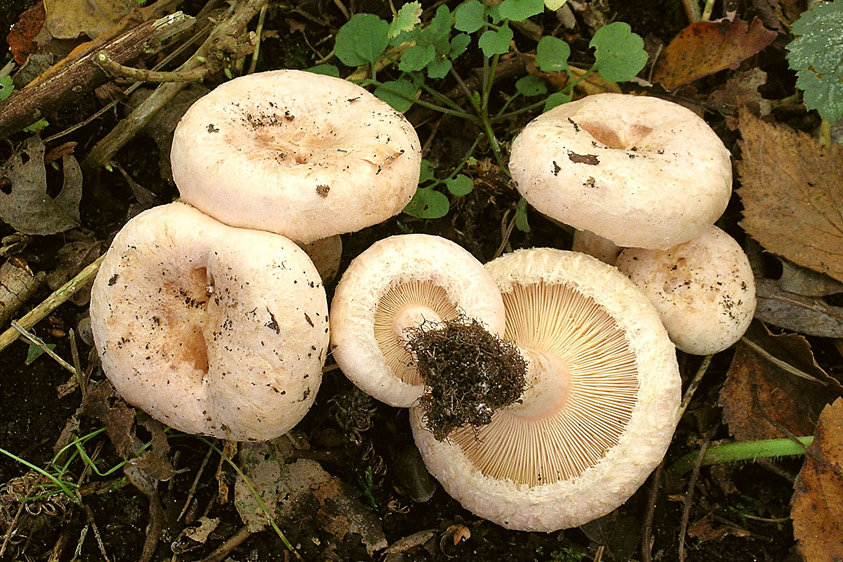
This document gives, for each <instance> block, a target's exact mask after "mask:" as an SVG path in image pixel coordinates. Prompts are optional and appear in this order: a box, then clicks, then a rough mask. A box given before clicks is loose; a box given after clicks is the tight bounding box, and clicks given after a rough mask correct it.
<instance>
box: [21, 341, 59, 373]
mask: <svg viewBox="0 0 843 562" xmlns="http://www.w3.org/2000/svg"><path fill="white" fill-rule="evenodd" d="M46 348H47V349H49V350H50V351H55V349H56V344H54V343H48V344H47V345H46ZM44 352H45V349H44V348H43V347H41V346H40V345H38V344H35V343H30V344H29V349H28V350H27V352H26V359H25V360H24V362H23V364H24V365H26V366H27V367H28V366H29V365H31V364H32V362H33V361H35V360H36V359H38V358H39V357H41V355H42V354H43V353H44Z"/></svg>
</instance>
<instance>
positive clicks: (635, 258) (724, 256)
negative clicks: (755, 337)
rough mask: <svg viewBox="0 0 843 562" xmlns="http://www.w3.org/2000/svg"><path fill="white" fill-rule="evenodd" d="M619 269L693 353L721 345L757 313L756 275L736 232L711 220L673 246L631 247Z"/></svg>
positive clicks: (732, 339) (737, 336)
mask: <svg viewBox="0 0 843 562" xmlns="http://www.w3.org/2000/svg"><path fill="white" fill-rule="evenodd" d="M617 267H618V269H620V270H621V272H623V273H625V274H626V275H628V276H629V278H630V279H631V280H632V282H633V283H635V284H636V285H637V286H638V287H639V288H640V289H641V290H642V291H643V292H644V294H645V295H647V298H648V299H650V302H651V303H653V306H655V307H656V310H658V312H659V315H660V316H661V319H662V322H663V323H664V325H665V328H667V333H668V334H669V335H670V339H671V340H673V343H675V344H676V347H678V348H679V349H681V350H682V351H685V352H687V353H692V354H694V355H709V354H712V353H717V352H719V351H723V350H724V349H726V348H728V347H730V346H731V345H732V344H734V343H735V342H736V341H738V340H739V339H740V338H741V336H743V334H744V332H746V330H747V329H748V328H749V324H750V322H752V318H753V316H754V315H755V278H754V276H753V274H752V268H751V267H750V264H749V259H748V258H747V257H746V254H744V252H743V249H742V248H741V247H740V244H738V243H737V242H736V241H735V239H734V238H732V237H731V236H729V235H728V234H726V233H725V232H723V231H722V230H720V229H719V228H717V227H716V226H713V225H712V226H709V227H708V228H707V229H706V230H704V231H703V232H702V234H700V235H698V236H697V237H695V238H694V239H693V240H690V241H688V242H685V243H683V244H679V245H677V246H674V247H673V248H670V249H669V250H642V249H639V248H627V249H625V250H624V251H622V252H621V254H620V256H619V257H618V262H617Z"/></svg>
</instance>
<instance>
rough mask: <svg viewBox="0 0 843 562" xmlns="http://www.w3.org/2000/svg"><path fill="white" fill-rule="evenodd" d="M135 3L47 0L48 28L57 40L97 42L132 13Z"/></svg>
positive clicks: (132, 0)
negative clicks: (107, 30) (89, 39)
mask: <svg viewBox="0 0 843 562" xmlns="http://www.w3.org/2000/svg"><path fill="white" fill-rule="evenodd" d="M136 5H137V4H136V3H135V1H134V0H44V8H45V9H46V11H47V20H46V26H47V30H48V31H49V32H50V34H51V35H52V36H53V37H55V38H56V39H76V38H77V37H79V36H80V35H81V34H83V33H84V34H85V35H87V36H88V37H89V38H91V39H93V38H95V37H96V36H98V35H99V34H100V33H102V32H103V31H105V30H106V29H108V28H109V27H111V25H113V24H115V23H117V22H118V21H119V20H120V18H122V17H123V16H125V15H126V14H128V13H129V12H130V11H132V8H134V7H135V6H136Z"/></svg>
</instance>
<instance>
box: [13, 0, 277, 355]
mask: <svg viewBox="0 0 843 562" xmlns="http://www.w3.org/2000/svg"><path fill="white" fill-rule="evenodd" d="M266 3H267V0H241V2H240V3H239V4H237V7H236V8H235V9H234V12H233V13H232V14H231V16H230V17H228V18H227V19H226V20H224V21H223V22H221V23H220V24H219V25H217V26H216V27H215V28H214V29H213V31H211V34H210V35H209V36H208V38H207V39H206V40H205V42H204V43H202V45H201V46H200V47H199V49H197V51H196V53H194V55H193V56H192V57H190V59H189V60H188V61H187V62H186V63H185V64H184V65H183V66H182V68H181V69H180V71H181V72H188V71H191V70H193V69H195V68H197V67H199V66H200V65H204V66H207V67H214V68H216V69H219V68H222V66H223V65H224V64H225V62H226V61H227V58H226V57H227V55H230V54H234V55H235V56H240V55H244V54H245V53H244V52H243V49H242V48H243V47H244V46H247V45H248V47H249V48H251V40H250V38H249V37H248V34H244V33H243V30H244V29H245V27H246V25H248V23H249V22H250V21H251V20H252V18H254V17H255V15H257V13H258V12H260V10H261V8H262V7H263V6H264V5H266ZM244 35H245V37H244ZM202 60H204V61H206V62H205V63H202V62H200V61H202ZM186 85H187V82H166V83H164V84H161V85H160V86H158V88H156V89H155V91H154V92H153V93H152V94H151V95H150V96H149V97H148V98H146V99H145V100H144V101H143V102H141V103H140V104H139V105H138V106H137V107H136V108H135V109H134V110H133V111H132V112H131V113H130V114H129V116H128V117H126V118H125V119H123V120H122V121H120V122H119V123H118V124H117V126H116V127H114V129H112V130H111V132H110V133H108V134H107V135H106V136H105V137H103V138H102V139H100V141H99V142H98V143H97V144H96V145H94V148H93V149H91V152H89V153H88V156H87V157H86V158H85V160H83V162H82V166H83V167H84V168H87V169H96V168H101V167H103V166H105V165H106V164H108V162H109V161H110V160H111V159H112V158H113V157H114V155H115V154H116V153H117V151H118V150H120V149H121V148H123V146H124V145H125V144H126V143H127V142H129V140H131V139H132V138H133V137H134V136H135V135H136V134H137V132H138V131H140V130H141V129H142V128H143V127H145V126H146V124H147V123H149V121H150V119H152V117H153V116H154V115H155V114H156V113H157V112H158V110H160V109H161V108H162V107H164V106H165V105H167V104H168V103H169V102H170V101H172V99H173V98H174V97H175V95H176V94H178V93H179V92H180V91H182V90H183V89H184V87H185V86H186ZM0 349H1V348H0Z"/></svg>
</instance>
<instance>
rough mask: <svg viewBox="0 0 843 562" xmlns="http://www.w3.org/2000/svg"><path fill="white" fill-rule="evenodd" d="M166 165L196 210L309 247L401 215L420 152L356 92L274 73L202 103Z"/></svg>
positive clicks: (394, 119) (386, 113)
mask: <svg viewBox="0 0 843 562" xmlns="http://www.w3.org/2000/svg"><path fill="white" fill-rule="evenodd" d="M170 160H171V163H172V168H173V179H174V180H175V182H176V185H177V186H178V188H179V192H180V193H181V196H182V198H183V199H184V200H185V201H187V202H188V203H190V204H191V205H194V206H196V207H197V208H198V209H200V210H202V211H204V212H205V213H207V214H209V215H211V216H212V217H214V218H216V219H217V220H220V221H222V222H224V223H226V224H228V225H231V226H240V227H244V228H255V229H259V230H267V231H270V232H276V233H278V234H283V235H284V236H287V237H288V238H291V239H292V240H295V241H296V242H302V243H308V242H313V241H314V240H317V239H319V238H325V237H327V236H332V235H334V234H342V233H345V232H353V231H356V230H359V229H361V228H364V227H366V226H371V225H373V224H377V223H379V222H382V221H384V220H386V219H388V218H389V217H392V216H394V215H396V214H398V213H399V212H401V210H402V209H403V208H404V207H405V206H406V205H407V203H408V202H409V201H410V199H412V197H413V194H414V193H415V191H416V187H417V186H418V179H419V173H420V170H421V146H420V144H419V139H418V135H417V134H416V131H415V130H414V129H413V127H412V126H411V125H410V123H409V122H408V121H407V120H406V119H405V118H404V116H403V115H401V114H400V113H398V112H396V111H395V110H394V109H392V107H390V106H389V105H388V104H386V103H384V102H382V101H381V100H379V99H377V98H376V97H375V96H373V95H372V94H370V93H369V92H368V91H366V90H364V89H363V88H361V87H360V86H357V85H356V84H352V83H351V82H348V81H346V80H341V79H339V78H332V77H330V76H323V75H319V74H313V73H310V72H304V71H299V70H278V71H272V72H261V73H257V74H250V75H248V76H242V77H240V78H235V79H234V80H231V81H229V82H226V83H224V84H222V85H221V86H218V87H217V88H216V89H214V90H213V91H212V92H211V93H209V94H207V95H206V96H204V97H202V98H200V99H199V100H198V101H197V102H196V103H194V104H193V105H192V106H191V107H190V109H188V111H187V113H185V114H184V116H183V117H182V119H181V121H180V122H179V124H178V126H177V127H176V131H175V134H174V137H173V147H172V150H171V153H170Z"/></svg>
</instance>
